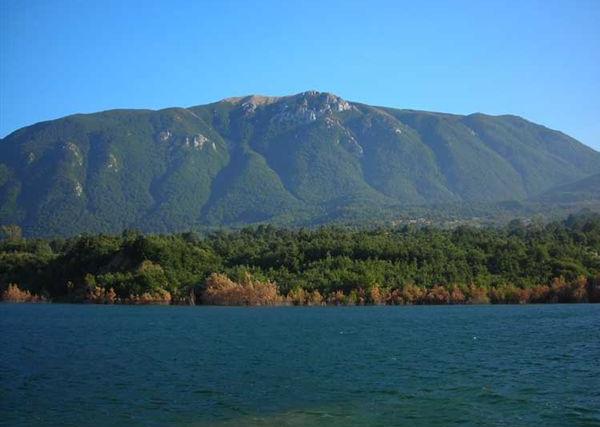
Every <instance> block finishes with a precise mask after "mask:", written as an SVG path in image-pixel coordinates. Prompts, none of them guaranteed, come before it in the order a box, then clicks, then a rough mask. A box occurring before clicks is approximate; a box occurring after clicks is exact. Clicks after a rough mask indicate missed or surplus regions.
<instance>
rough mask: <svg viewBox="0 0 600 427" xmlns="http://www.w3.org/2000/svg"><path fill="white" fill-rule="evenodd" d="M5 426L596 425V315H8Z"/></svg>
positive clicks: (28, 308)
mask: <svg viewBox="0 0 600 427" xmlns="http://www.w3.org/2000/svg"><path fill="white" fill-rule="evenodd" d="M0 322H1V323H0V326H1V330H2V334H1V336H0V415H1V417H0V419H2V420H5V422H7V423H8V424H9V425H15V424H16V425H74V426H75V425H76V426H85V425H107V426H108V425H111V426H112V425H117V426H118V425H126V426H137V425H140V426H141V425H156V426H159V425H161V426H162V425H184V426H240V425H244V426H245V425H249V426H271V425H284V426H285V425H288V426H307V425H308V426H311V425H314V426H320V425H323V426H325V425H327V426H336V425H339V426H353V425H356V426H359V425H381V426H387V425H407V426H420V425H423V426H425V425H452V424H456V425H511V426H515V425H517V426H518V425H523V426H526V425H541V424H543V425H548V426H552V425H556V426H562V425H594V424H598V423H600V407H599V405H598V402H599V401H600V384H599V381H598V379H597V378H600V364H598V363H596V362H597V357H598V355H599V354H600V306H594V305H560V306H559V305H545V306H470V307H469V306H446V307H344V308H336V307H327V308H293V307H285V308H219V307H129V306H77V305H9V304H3V305H0Z"/></svg>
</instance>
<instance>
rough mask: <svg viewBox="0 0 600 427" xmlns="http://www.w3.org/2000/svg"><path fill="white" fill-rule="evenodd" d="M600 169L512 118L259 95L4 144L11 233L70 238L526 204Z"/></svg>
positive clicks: (1, 205)
mask: <svg viewBox="0 0 600 427" xmlns="http://www.w3.org/2000/svg"><path fill="white" fill-rule="evenodd" d="M599 172H600V153H598V152H596V151H594V150H592V149H591V148H589V147H587V146H585V145H583V144H581V143H579V142H578V141H576V140H574V139H573V138H570V137H569V136H567V135H564V134H563V133H561V132H558V131H554V130H550V129H547V128H545V127H543V126H539V125H536V124H533V123H531V122H528V121H526V120H524V119H522V118H519V117H515V116H488V115H484V114H472V115H469V116H460V115H452V114H443V113H431V112H423V111H412V110H397V109H391V108H383V107H373V106H369V105H364V104H358V103H352V102H347V101H345V100H343V99H341V98H339V97H337V96H335V95H332V94H329V93H320V92H314V91H311V92H304V93H301V94H298V95H294V96H287V97H262V96H248V97H242V98H230V99H225V100H222V101H220V102H216V103H213V104H209V105H202V106H197V107H191V108H169V109H165V110H160V111H151V110H112V111H105V112H100V113H95V114H85V115H84V114H78V115H74V116H69V117H65V118H62V119H58V120H53V121H49V122H43V123H38V124H35V125H33V126H29V127H26V128H23V129H20V130H17V131H16V132H14V133H12V134H10V135H9V136H7V137H6V138H4V139H2V141H1V142H0V223H1V224H18V225H20V226H21V227H22V228H23V229H24V231H25V233H26V234H28V235H72V234H76V233H81V232H120V231H121V230H123V229H125V228H136V229H140V230H143V231H154V232H167V231H181V230H188V229H194V228H201V227H215V226H236V225H242V224H252V223H260V222H271V223H276V224H280V225H312V224H321V223H326V222H330V221H343V220H348V221H355V222H362V221H372V220H374V219H379V218H386V219H389V218H393V217H394V215H395V214H396V213H397V212H401V211H402V210H403V209H404V208H406V207H407V206H433V205H435V206H440V205H443V204H446V203H448V204H456V203H466V204H468V203H494V202H500V201H506V200H521V201H523V200H526V199H528V198H531V197H536V196H538V195H541V194H543V193H545V192H547V191H548V190H550V189H551V188H553V187H556V186H557V185H562V184H566V183H570V182H575V181H577V180H580V179H585V178H586V177H588V176H591V175H593V174H596V173H599ZM546 200H547V201H550V202H551V198H550V199H548V198H547V199H546Z"/></svg>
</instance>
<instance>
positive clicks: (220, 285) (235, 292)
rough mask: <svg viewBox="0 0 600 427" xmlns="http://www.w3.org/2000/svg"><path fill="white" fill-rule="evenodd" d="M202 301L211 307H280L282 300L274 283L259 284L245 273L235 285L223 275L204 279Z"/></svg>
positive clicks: (213, 275) (216, 274) (214, 274)
mask: <svg viewBox="0 0 600 427" xmlns="http://www.w3.org/2000/svg"><path fill="white" fill-rule="evenodd" d="M202 301H203V302H204V303H205V304H212V305H281V304H282V303H283V302H284V299H283V297H282V296H281V294H280V293H279V288H278V287H277V284H276V283H274V282H271V281H266V282H261V281H260V280H257V279H254V278H253V277H252V276H251V275H250V274H248V273H246V275H245V276H244V278H243V279H242V281H241V282H240V283H237V282H234V281H233V280H231V279H230V278H229V277H227V276H226V275H224V274H218V273H213V274H211V275H210V276H209V278H208V279H206V289H205V290H204V293H203V295H202Z"/></svg>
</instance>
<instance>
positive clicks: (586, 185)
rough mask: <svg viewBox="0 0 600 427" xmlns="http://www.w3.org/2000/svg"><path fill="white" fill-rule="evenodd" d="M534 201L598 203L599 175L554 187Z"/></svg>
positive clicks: (599, 199) (599, 197)
mask: <svg viewBox="0 0 600 427" xmlns="http://www.w3.org/2000/svg"><path fill="white" fill-rule="evenodd" d="M535 200H538V201H541V202H548V203H581V202H587V203H590V202H599V201H600V173H598V174H595V175H592V176H589V177H586V178H583V179H581V180H579V181H575V182H572V183H569V184H563V185H559V186H557V187H554V188H552V189H550V190H548V191H546V192H544V193H542V194H541V195H539V196H538V197H536V198H535Z"/></svg>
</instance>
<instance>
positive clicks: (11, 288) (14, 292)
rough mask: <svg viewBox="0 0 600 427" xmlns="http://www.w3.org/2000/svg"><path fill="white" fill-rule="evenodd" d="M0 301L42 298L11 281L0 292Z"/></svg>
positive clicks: (40, 300) (37, 299) (35, 300)
mask: <svg viewBox="0 0 600 427" xmlns="http://www.w3.org/2000/svg"><path fill="white" fill-rule="evenodd" d="M1 296H2V298H1V299H2V301H6V302H42V301H44V298H42V297H40V296H38V295H35V294H32V293H31V292H29V291H28V290H23V289H20V288H19V286H18V285H17V284H16V283H11V284H9V285H8V287H7V288H6V289H5V290H4V291H3V292H2V294H1Z"/></svg>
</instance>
